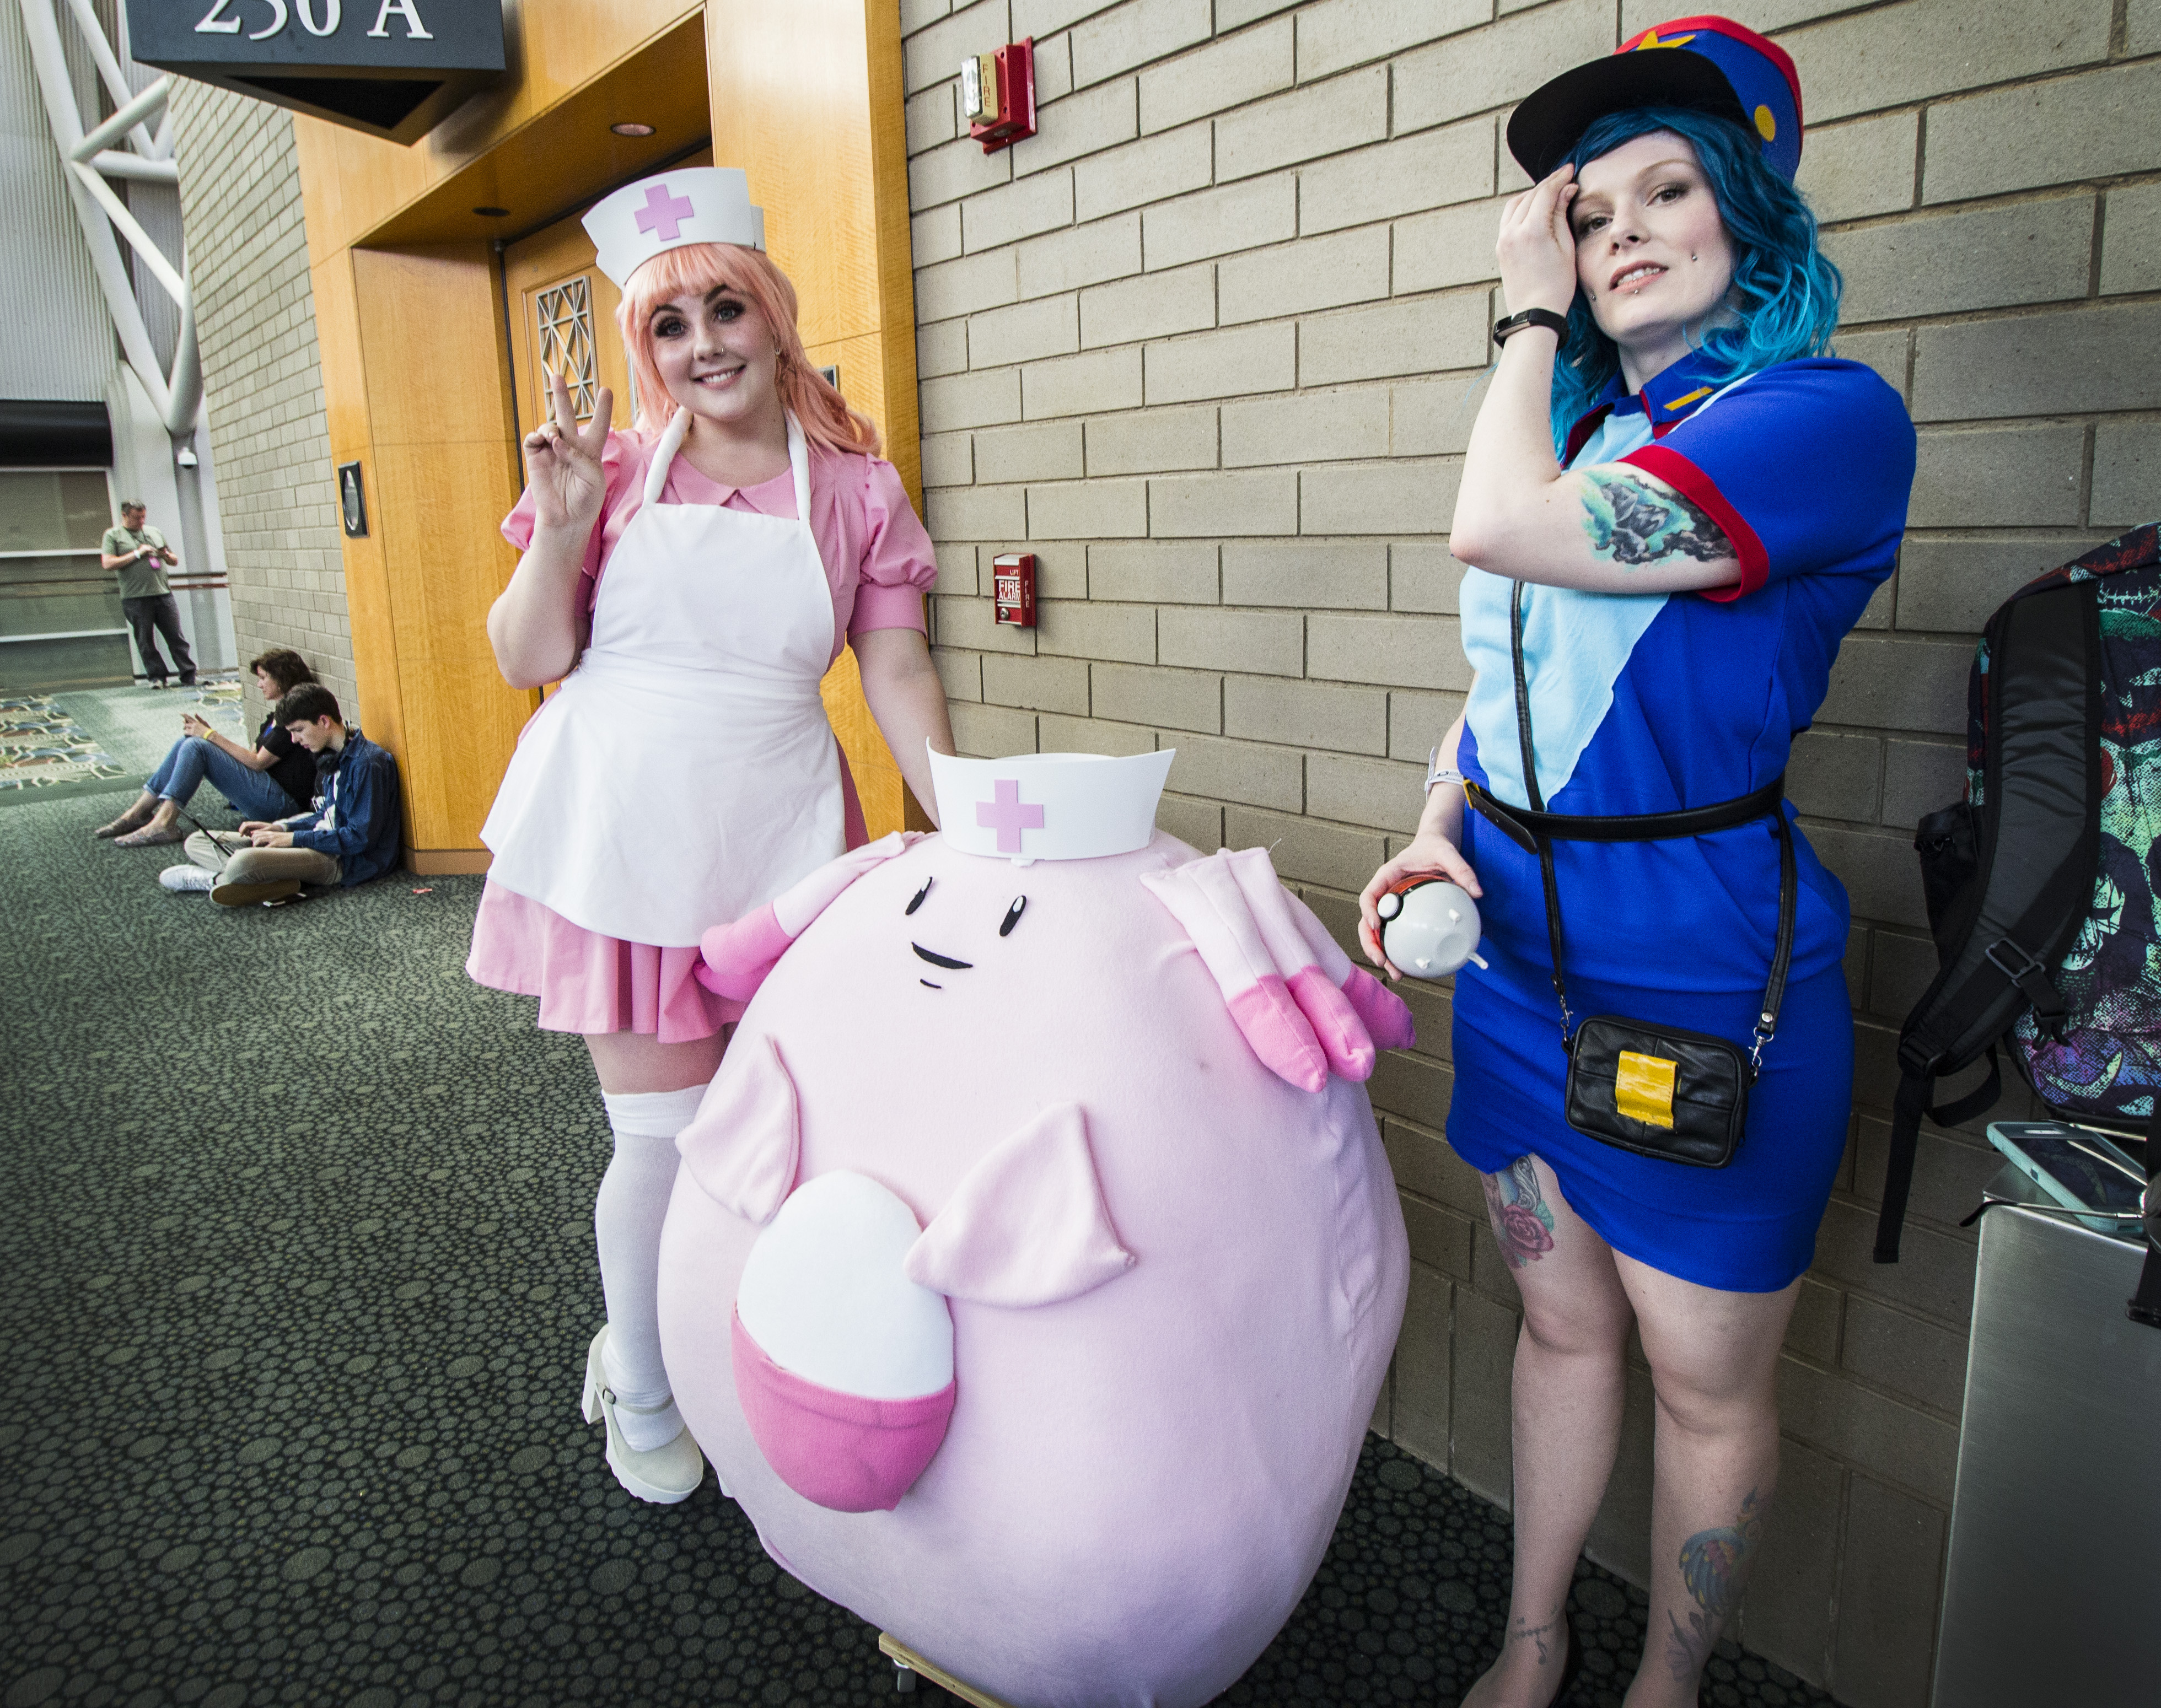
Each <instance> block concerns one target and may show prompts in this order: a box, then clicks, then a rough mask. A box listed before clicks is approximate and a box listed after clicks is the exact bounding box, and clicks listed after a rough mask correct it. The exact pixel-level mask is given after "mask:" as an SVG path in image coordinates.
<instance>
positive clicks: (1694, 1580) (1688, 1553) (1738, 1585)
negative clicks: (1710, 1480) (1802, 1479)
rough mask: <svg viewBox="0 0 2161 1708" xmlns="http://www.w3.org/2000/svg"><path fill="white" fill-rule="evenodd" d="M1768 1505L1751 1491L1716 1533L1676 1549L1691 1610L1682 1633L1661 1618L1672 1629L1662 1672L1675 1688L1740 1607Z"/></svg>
mask: <svg viewBox="0 0 2161 1708" xmlns="http://www.w3.org/2000/svg"><path fill="white" fill-rule="evenodd" d="M1769 1504H1770V1502H1768V1501H1764V1500H1759V1499H1758V1498H1757V1493H1756V1491H1755V1490H1754V1489H1750V1490H1749V1491H1748V1497H1747V1499H1746V1500H1744V1501H1742V1502H1741V1513H1740V1516H1739V1517H1738V1518H1736V1519H1735V1520H1734V1521H1733V1523H1731V1524H1728V1525H1725V1526H1722V1527H1721V1528H1718V1529H1716V1530H1699V1531H1697V1532H1696V1533H1695V1535H1693V1536H1691V1537H1690V1538H1689V1539H1688V1540H1687V1541H1685V1542H1684V1543H1682V1544H1681V1558H1680V1568H1681V1582H1682V1583H1683V1584H1684V1585H1685V1586H1687V1589H1688V1592H1689V1595H1690V1598H1691V1599H1692V1600H1693V1601H1695V1606H1696V1610H1695V1612H1691V1613H1690V1615H1689V1616H1688V1626H1687V1627H1686V1628H1685V1629H1684V1628H1683V1627H1682V1625H1681V1622H1680V1621H1679V1619H1678V1618H1676V1617H1674V1615H1673V1614H1672V1613H1670V1612H1669V1613H1668V1614H1667V1615H1666V1621H1667V1622H1668V1624H1669V1625H1670V1626H1671V1627H1673V1628H1672V1629H1671V1630H1669V1632H1667V1633H1666V1670H1667V1671H1668V1672H1669V1673H1670V1674H1672V1675H1673V1679H1674V1683H1675V1684H1677V1685H1685V1684H1686V1683H1688V1682H1689V1680H1690V1679H1693V1678H1695V1676H1696V1675H1697V1674H1699V1673H1700V1672H1701V1671H1702V1670H1703V1666H1704V1663H1705V1661H1707V1660H1709V1659H1711V1646H1712V1645H1713V1644H1714V1643H1716V1642H1717V1641H1718V1633H1719V1632H1720V1631H1721V1629H1723V1628H1724V1627H1725V1624H1726V1620H1727V1618H1728V1617H1731V1614H1732V1612H1733V1610H1734V1609H1735V1608H1736V1607H1737V1606H1740V1605H1741V1591H1742V1588H1743V1587H1744V1586H1746V1585H1747V1581H1748V1568H1749V1567H1750V1566H1751V1565H1753V1564H1754V1562H1755V1558H1756V1548H1757V1544H1758V1543H1760V1542H1761V1541H1762V1540H1763V1513H1764V1510H1765V1508H1767V1507H1768V1506H1769Z"/></svg>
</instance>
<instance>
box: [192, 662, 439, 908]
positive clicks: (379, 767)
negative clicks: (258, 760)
mask: <svg viewBox="0 0 2161 1708" xmlns="http://www.w3.org/2000/svg"><path fill="white" fill-rule="evenodd" d="M276 716H277V719H278V722H279V725H280V726H282V727H283V728H284V731H285V732H286V733H287V734H288V735H289V736H291V737H292V738H293V739H294V741H295V742H299V744H300V746H302V747H305V748H306V749H307V750H308V751H309V752H310V753H313V754H314V755H315V802H314V805H312V806H311V807H310V810H308V811H306V812H304V813H295V814H294V815H292V816H291V817H289V818H284V819H279V820H275V821H274V822H271V823H264V822H262V821H260V820H250V821H249V822H248V823H247V824H244V825H242V826H241V827H240V830H239V831H238V833H237V834H234V833H231V832H227V833H223V834H221V835H218V836H212V835H211V833H209V832H207V831H196V832H195V835H193V836H190V837H189V838H188V840H187V855H188V858H189V859H190V861H192V862H194V864H193V865H192V866H176V867H173V868H172V869H171V870H170V871H169V872H165V873H164V877H162V879H161V880H160V881H161V882H162V883H164V886H165V888H168V889H174V890H182V889H206V890H208V891H209V892H210V898H211V900H212V901H214V902H216V903H220V904H221V906H224V907H228V908H244V907H247V906H249V905H251V904H252V903H257V902H274V901H282V900H284V898H286V897H288V896H292V895H297V894H298V893H299V891H300V889H301V888H302V886H304V885H307V884H315V885H319V886H322V887H325V888H329V887H331V886H337V887H342V888H351V886H352V885H354V884H356V883H367V881H368V879H370V878H371V877H380V876H382V874H383V873H384V872H388V871H389V870H390V868H391V867H393V866H395V865H397V863H398V841H399V837H400V821H401V814H400V810H399V804H398V762H397V761H396V760H395V759H393V758H391V757H390V755H389V754H388V753H387V752H384V751H383V749H382V748H380V747H377V746H376V745H375V743H374V742H371V741H369V740H368V739H367V737H366V736H364V735H362V733H361V732H360V729H359V726H357V725H348V724H347V723H346V721H344V719H343V718H342V717H341V716H340V714H339V711H338V703H337V696H336V695H334V694H332V693H331V691H330V690H329V689H327V688H325V687H324V686H323V685H322V684H321V683H320V682H303V683H302V684H301V685H299V687H297V688H295V689H294V690H293V691H292V692H291V693H289V694H288V695H286V696H285V697H284V699H283V700H279V702H278V710H277V714H276Z"/></svg>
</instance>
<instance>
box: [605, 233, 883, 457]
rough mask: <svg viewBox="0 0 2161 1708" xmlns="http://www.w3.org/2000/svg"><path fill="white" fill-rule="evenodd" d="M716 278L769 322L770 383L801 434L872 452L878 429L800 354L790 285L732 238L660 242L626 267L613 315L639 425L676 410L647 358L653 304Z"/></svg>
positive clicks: (656, 427)
mask: <svg viewBox="0 0 2161 1708" xmlns="http://www.w3.org/2000/svg"><path fill="white" fill-rule="evenodd" d="M721 285H726V286H727V288H728V289H731V290H732V291H734V292H735V293H736V294H737V295H738V296H740V297H742V299H744V300H745V301H747V302H749V303H752V304H753V305H756V307H757V309H758V312H759V313H760V314H761V315H764V316H765V323H766V325H768V326H770V327H772V328H773V336H774V337H775V338H776V339H778V341H779V344H780V361H779V364H778V367H777V368H776V369H775V371H774V374H773V381H774V384H775V385H776V386H777V387H778V390H779V393H780V401H781V404H782V405H783V406H784V408H786V409H788V410H789V412H790V413H791V414H794V417H795V419H797V420H798V421H799V422H801V423H802V424H803V436H804V437H805V439H807V440H810V442H811V443H812V444H813V445H825V446H827V447H829V448H830V449H831V450H857V451H862V452H863V453H864V454H865V455H867V456H877V453H878V433H877V428H876V427H874V426H872V424H871V422H870V418H869V417H868V416H867V415H862V414H858V413H857V411H855V410H853V409H850V408H849V407H848V404H847V400H846V398H843V397H842V396H841V394H840V393H839V392H838V391H836V389H835V388H833V387H832V386H831V384H829V383H827V382H826V379H825V375H823V374H821V373H820V372H818V370H817V369H816V368H815V367H812V366H811V365H810V357H808V356H806V355H805V353H804V351H803V335H802V333H801V332H800V331H798V330H797V328H796V325H795V287H794V285H792V284H789V282H788V275H787V274H786V273H783V272H782V271H781V270H780V269H779V268H778V267H775V266H774V265H773V263H772V262H771V261H769V260H768V259H767V258H766V257H765V256H764V254H763V253H761V252H760V251H758V250H756V249H745V248H742V247H738V246H737V245H736V244H733V243H685V244H683V245H682V246H680V247H678V248H674V249H664V250H662V251H661V252H660V253H659V254H658V255H656V256H654V258H652V259H651V260H650V261H648V262H646V263H643V265H642V266H640V267H639V268H638V271H637V272H635V273H632V274H631V276H630V282H629V284H627V285H626V286H625V287H624V289H623V293H622V306H621V307H620V308H618V309H617V310H616V315H615V318H616V325H617V326H619V327H620V328H621V329H622V347H623V351H624V353H625V354H626V355H627V356H628V357H629V358H630V372H631V375H632V377H633V378H634V379H635V380H636V381H637V383H638V421H637V425H638V430H640V431H641V432H646V433H659V431H660V430H662V429H663V428H664V427H665V426H666V425H667V424H668V421H669V418H670V417H671V416H672V415H673V414H674V412H675V411H674V402H673V400H672V399H670V398H669V393H668V387H667V383H665V382H664V380H662V378H660V369H659V365H658V364H657V363H656V362H654V359H653V332H652V323H653V311H654V310H655V309H657V308H659V306H660V305H661V304H663V303H664V302H670V301H673V300H674V299H675V298H677V297H679V296H696V297H702V296H704V295H705V294H706V293H707V292H709V291H711V290H714V289H717V288H718V287H720V286H721Z"/></svg>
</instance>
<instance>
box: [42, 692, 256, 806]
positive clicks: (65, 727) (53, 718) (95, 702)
mask: <svg viewBox="0 0 2161 1708" xmlns="http://www.w3.org/2000/svg"><path fill="white" fill-rule="evenodd" d="M186 711H192V712H194V713H195V714H196V715H197V716H200V717H203V718H205V719H207V720H208V721H210V722H211V723H212V724H213V725H215V726H216V727H218V728H219V729H221V730H222V731H223V732H225V733H226V734H227V735H229V736H232V737H234V738H235V739H236V740H238V739H241V738H242V729H241V719H240V683H239V681H238V680H237V678H233V677H226V678H222V679H216V678H205V679H204V680H203V681H202V682H200V684H198V685H195V686H194V687H191V688H180V687H173V688H168V689H163V690H158V689H152V688H150V687H148V686H145V685H131V686H128V687H124V688H88V689H78V690H70V691H68V692H65V693H61V694H14V693H8V694H0V806H8V805H20V804H22V803H23V802H26V801H30V800H39V801H48V802H49V801H55V800H64V799H73V798H74V797H76V796H77V795H84V794H126V793H127V792H128V791H129V790H130V789H138V788H140V787H141V786H142V782H143V778H144V777H145V776H146V775H147V774H148V773H149V771H150V770H151V768H153V767H154V766H155V765H156V764H157V763H158V761H159V760H160V759H161V758H164V754H165V750H166V749H167V748H168V747H171V746H172V744H173V742H174V741H176V740H177V739H179V737H180V735H181V733H182V732H181V728H180V715H181V714H182V713H183V712H186Z"/></svg>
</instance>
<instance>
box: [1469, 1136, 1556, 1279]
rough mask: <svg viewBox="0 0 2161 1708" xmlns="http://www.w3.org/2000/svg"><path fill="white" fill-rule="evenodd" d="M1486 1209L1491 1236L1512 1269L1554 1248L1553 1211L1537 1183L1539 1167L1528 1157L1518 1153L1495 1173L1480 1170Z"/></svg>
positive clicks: (1533, 1260) (1518, 1267) (1536, 1258)
mask: <svg viewBox="0 0 2161 1708" xmlns="http://www.w3.org/2000/svg"><path fill="white" fill-rule="evenodd" d="M1478 1182H1479V1185H1481V1186H1483V1187H1484V1188H1485V1189H1486V1213H1487V1215H1488V1216H1492V1219H1493V1237H1494V1238H1495V1239H1496V1240H1497V1241H1499V1242H1500V1245H1501V1255H1502V1257H1504V1258H1507V1260H1508V1267H1509V1268H1512V1269H1521V1268H1524V1267H1525V1266H1526V1265H1528V1264H1531V1263H1536V1262H1538V1260H1539V1258H1541V1257H1543V1256H1544V1254H1545V1253H1546V1252H1549V1251H1551V1250H1552V1249H1553V1248H1554V1237H1553V1236H1554V1214H1553V1210H1552V1208H1551V1207H1550V1206H1549V1205H1548V1204H1547V1203H1546V1195H1545V1194H1544V1192H1543V1191H1541V1190H1539V1171H1538V1169H1537V1167H1536V1166H1535V1165H1534V1164H1533V1163H1532V1161H1531V1159H1529V1158H1528V1157H1518V1158H1517V1159H1515V1161H1513V1163H1511V1164H1508V1166H1507V1169H1505V1170H1504V1171H1503V1172H1502V1173H1500V1174H1481V1175H1480V1176H1479V1177H1478Z"/></svg>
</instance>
